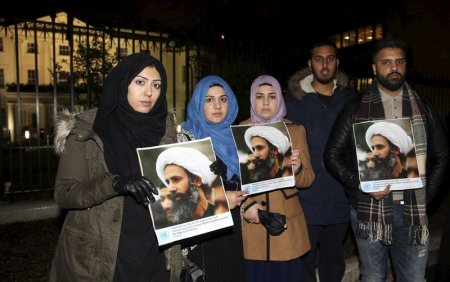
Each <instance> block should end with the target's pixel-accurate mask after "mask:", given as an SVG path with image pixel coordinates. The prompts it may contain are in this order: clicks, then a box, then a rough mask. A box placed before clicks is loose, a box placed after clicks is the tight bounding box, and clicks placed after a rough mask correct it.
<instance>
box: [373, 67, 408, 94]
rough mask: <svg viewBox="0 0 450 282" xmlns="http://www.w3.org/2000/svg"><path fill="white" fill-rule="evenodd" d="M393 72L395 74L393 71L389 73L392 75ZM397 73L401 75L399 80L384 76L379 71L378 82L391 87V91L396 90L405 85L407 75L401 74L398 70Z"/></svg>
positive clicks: (388, 87) (387, 87)
mask: <svg viewBox="0 0 450 282" xmlns="http://www.w3.org/2000/svg"><path fill="white" fill-rule="evenodd" d="M391 74H393V73H390V74H389V75H391ZM396 74H398V75H400V78H399V79H398V80H389V79H388V77H387V76H386V77H384V76H382V75H380V74H378V73H377V75H376V77H377V80H378V83H380V84H381V85H383V86H384V87H385V88H386V89H389V90H391V91H396V90H398V89H400V88H401V87H402V86H403V84H404V83H405V75H401V74H400V73H398V72H397V73H396ZM389 75H388V76H389Z"/></svg>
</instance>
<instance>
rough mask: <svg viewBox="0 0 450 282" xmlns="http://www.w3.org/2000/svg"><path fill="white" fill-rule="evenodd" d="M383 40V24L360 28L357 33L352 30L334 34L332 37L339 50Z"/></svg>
mask: <svg viewBox="0 0 450 282" xmlns="http://www.w3.org/2000/svg"><path fill="white" fill-rule="evenodd" d="M381 38H383V26H382V24H376V25H375V26H372V25H369V26H365V27H360V28H358V29H357V30H356V31H355V30H350V31H346V32H343V33H338V34H334V35H332V36H331V37H330V40H331V41H333V42H334V43H335V44H336V47H337V48H338V49H339V48H344V47H350V46H354V45H357V44H358V45H360V44H364V43H367V42H371V41H374V40H380V39H381Z"/></svg>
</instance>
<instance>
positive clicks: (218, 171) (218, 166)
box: [209, 159, 227, 179]
mask: <svg viewBox="0 0 450 282" xmlns="http://www.w3.org/2000/svg"><path fill="white" fill-rule="evenodd" d="M209 169H210V170H211V171H212V172H213V173H214V174H215V175H219V176H221V177H222V179H227V166H226V165H225V164H224V163H223V162H222V160H221V159H217V160H216V161H214V162H213V163H212V164H211V165H210V166H209Z"/></svg>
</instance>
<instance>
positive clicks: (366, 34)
mask: <svg viewBox="0 0 450 282" xmlns="http://www.w3.org/2000/svg"><path fill="white" fill-rule="evenodd" d="M372 40H373V34H372V26H366V27H361V28H358V44H364V43H367V42H370V41H372Z"/></svg>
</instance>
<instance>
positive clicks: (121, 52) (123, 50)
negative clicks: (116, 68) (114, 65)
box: [116, 47, 128, 59]
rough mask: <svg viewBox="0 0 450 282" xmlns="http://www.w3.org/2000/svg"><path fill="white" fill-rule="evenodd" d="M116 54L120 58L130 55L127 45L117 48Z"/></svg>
mask: <svg viewBox="0 0 450 282" xmlns="http://www.w3.org/2000/svg"><path fill="white" fill-rule="evenodd" d="M116 56H117V57H119V58H120V59H123V58H125V57H126V56H128V49H127V48H126V47H125V48H117V52H116Z"/></svg>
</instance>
